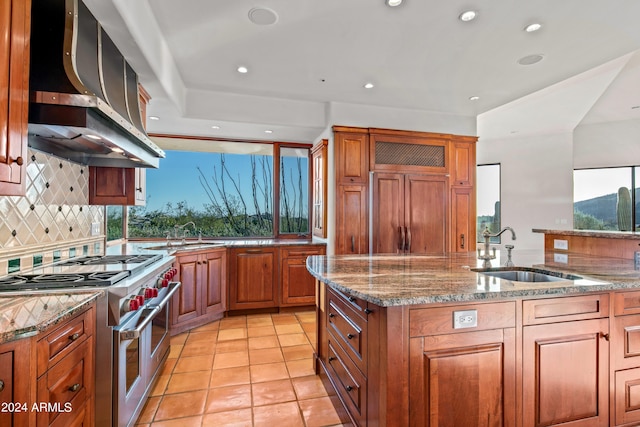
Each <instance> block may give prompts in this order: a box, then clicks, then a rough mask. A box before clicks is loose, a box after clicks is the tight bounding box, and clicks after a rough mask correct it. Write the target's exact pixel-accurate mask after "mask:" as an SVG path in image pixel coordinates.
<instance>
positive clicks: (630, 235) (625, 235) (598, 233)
mask: <svg viewBox="0 0 640 427" xmlns="http://www.w3.org/2000/svg"><path fill="white" fill-rule="evenodd" d="M531 231H533V232H534V233H543V234H556V235H559V236H582V237H603V238H607V239H623V240H640V232H635V231H615V230H549V229H544V228H534V229H532V230H531Z"/></svg>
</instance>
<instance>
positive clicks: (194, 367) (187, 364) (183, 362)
mask: <svg viewBox="0 0 640 427" xmlns="http://www.w3.org/2000/svg"><path fill="white" fill-rule="evenodd" d="M212 367H213V354H211V355H209V356H193V357H185V355H184V354H183V355H182V356H181V357H180V359H179V360H178V362H177V363H176V367H175V369H174V370H173V373H174V374H176V373H183V372H194V371H210V370H211V369H212Z"/></svg>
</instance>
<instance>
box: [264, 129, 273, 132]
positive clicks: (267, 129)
mask: <svg viewBox="0 0 640 427" xmlns="http://www.w3.org/2000/svg"><path fill="white" fill-rule="evenodd" d="M264 133H273V131H272V130H269V129H267V130H265V131H264Z"/></svg>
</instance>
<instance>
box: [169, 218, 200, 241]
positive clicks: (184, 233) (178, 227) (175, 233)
mask: <svg viewBox="0 0 640 427" xmlns="http://www.w3.org/2000/svg"><path fill="white" fill-rule="evenodd" d="M188 225H192V226H193V231H194V232H195V231H196V224H195V223H194V222H193V221H189V222H187V223H186V224H182V225H179V224H176V225H174V226H173V236H174V238H176V239H178V230H182V244H183V245H184V244H185V243H186V242H185V240H186V238H187V234H188V233H189V230H187V229H185V227H186V226H188Z"/></svg>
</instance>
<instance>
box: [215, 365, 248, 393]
mask: <svg viewBox="0 0 640 427" xmlns="http://www.w3.org/2000/svg"><path fill="white" fill-rule="evenodd" d="M249 383H251V374H250V372H249V366H238V367H235V368H225V369H215V370H213V371H212V372H211V382H210V385H209V387H210V388H214V387H226V386H230V385H240V384H249Z"/></svg>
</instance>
